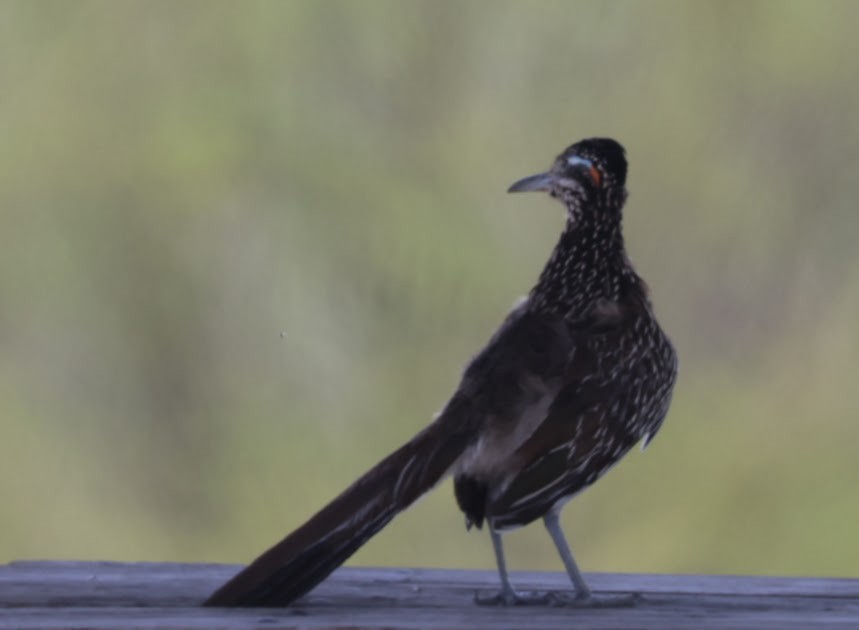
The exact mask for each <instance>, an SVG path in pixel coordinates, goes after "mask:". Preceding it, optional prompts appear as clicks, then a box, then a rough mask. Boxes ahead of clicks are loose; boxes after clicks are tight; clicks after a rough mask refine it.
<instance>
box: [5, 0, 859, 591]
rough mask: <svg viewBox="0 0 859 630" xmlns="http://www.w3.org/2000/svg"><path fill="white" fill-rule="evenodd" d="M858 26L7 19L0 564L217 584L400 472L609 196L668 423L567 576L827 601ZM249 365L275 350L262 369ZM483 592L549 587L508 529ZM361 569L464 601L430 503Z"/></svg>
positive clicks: (516, 7)
mask: <svg viewBox="0 0 859 630" xmlns="http://www.w3.org/2000/svg"><path fill="white" fill-rule="evenodd" d="M857 23H859V4H857V3H854V2H816V3H811V2H807V3H801V2H797V3H791V2H760V3H755V2H737V3H734V2H712V3H685V2H678V3H666V2H646V3H645V2H641V3H628V4H627V3H623V4H603V3H582V4H574V3H570V2H540V3H537V2H527V3H526V2H520V3H512V2H496V1H488V0H487V1H485V2H470V3H459V2H452V1H451V2H441V1H438V0H428V1H426V2H420V3H418V2H396V1H390V2H381V1H379V2H353V3H346V2H331V1H327V0H326V1H320V2H315V1H311V0H307V1H304V2H300V1H295V2H255V1H249V2H243V3H240V2H193V1H186V2H166V1H163V2H159V1H152V2H142V1H141V2H131V1H129V2H110V1H102V2H90V1H80V2H63V1H56V2H26V1H22V2H3V3H2V4H0V436H2V438H0V497H2V507H0V523H2V530H3V535H2V537H0V561H6V560H12V559H21V558H54V559H61V558H93V559H123V560H131V559H134V560H144V559H152V560H155V559H157V560H188V561H191V560H200V561H202V560H206V561H236V562H238V561H246V560H249V559H250V558H251V557H252V556H254V555H255V554H256V553H257V552H259V551H261V550H262V549H263V548H264V547H266V546H267V545H269V544H270V543H272V542H274V541H275V540H277V539H279V538H280V537H281V536H282V535H283V534H285V533H286V532H287V531H288V530H289V529H291V528H292V527H293V526H295V525H297V524H299V523H300V522H301V521H303V520H304V519H305V518H306V517H308V516H309V515H310V514H311V513H312V512H313V511H314V510H315V509H316V508H318V507H320V506H321V505H322V504H323V503H324V502H326V501H327V500H328V499H329V498H331V497H332V496H333V495H334V494H335V493H337V492H338V491H339V490H341V489H342V488H343V487H345V485H346V484H348V483H349V482H351V481H352V479H353V478H354V477H356V476H357V475H358V474H359V473H361V472H363V470H364V469H366V468H368V467H369V466H371V465H372V464H373V463H375V462H376V461H377V460H378V459H379V458H380V457H381V456H383V455H384V454H386V453H387V452H388V451H390V450H392V449H393V448H395V447H396V446H398V445H399V444H400V443H402V442H403V441H405V440H406V439H408V438H409V437H411V435H413V434H414V433H415V432H416V431H418V430H419V428H420V427H422V426H423V425H424V424H425V423H426V422H427V421H428V420H429V418H430V417H431V415H432V413H433V412H434V411H435V410H436V409H438V408H439V407H440V406H441V405H442V404H443V403H444V401H445V399H446V396H447V395H448V394H449V393H450V392H451V391H452V388H453V387H454V385H455V383H456V380H457V377H458V372H459V370H460V368H461V366H462V365H463V364H464V362H465V361H466V360H467V359H468V358H469V356H470V354H471V353H472V352H474V351H476V350H477V349H478V348H479V347H480V346H481V345H482V344H483V343H484V342H485V341H486V339H487V336H488V335H489V334H490V333H491V331H492V330H493V329H494V328H495V326H496V325H497V324H498V323H499V322H500V320H501V319H502V317H503V316H504V314H505V312H506V310H507V309H508V307H509V306H510V305H511V304H512V303H513V301H514V300H515V299H516V297H517V296H518V295H520V294H522V293H524V292H525V291H526V290H527V289H528V288H529V286H530V285H531V283H532V282H533V280H534V279H535V277H536V274H537V273H538V271H539V268H540V265H541V264H542V262H543V260H544V259H545V257H546V256H547V254H548V252H549V250H550V248H551V247H552V246H553V244H554V240H555V238H556V234H557V232H558V231H559V229H560V227H561V220H562V219H561V216H562V215H561V210H560V208H559V207H557V206H555V205H553V203H552V202H551V201H550V200H548V199H541V198H539V197H527V198H525V197H514V196H508V195H506V194H505V192H504V191H505V189H506V187H507V185H508V184H510V183H511V182H512V181H513V180H515V179H517V178H519V177H520V176H523V175H526V174H530V173H532V172H535V171H536V170H538V169H540V168H543V167H545V166H547V165H548V164H549V162H550V160H551V159H552V157H553V156H554V155H555V154H556V153H557V152H559V151H560V150H561V149H563V148H564V147H565V146H566V145H567V144H569V143H571V142H572V141H574V140H577V139H579V138H581V137H584V136H589V135H611V136H614V137H616V138H618V139H619V140H620V141H621V142H623V143H624V144H625V145H626V147H627V150H628V154H629V158H630V161H631V171H630V181H629V188H630V191H631V198H630V203H629V205H628V211H627V218H626V231H627V240H628V242H629V248H630V250H631V253H632V256H633V258H634V260H635V262H636V264H637V265H638V267H639V269H640V270H641V272H642V273H643V275H644V276H645V277H646V278H647V280H648V281H649V283H650V285H651V288H652V293H653V297H654V301H655V303H656V306H657V311H658V312H659V314H660V317H661V319H662V320H663V322H664V324H665V327H666V328H667V330H668V331H669V333H670V334H671V335H672V337H673V338H674V340H675V342H676V345H677V347H678V349H679V353H680V357H681V374H680V380H679V384H678V389H677V394H676V398H675V404H674V406H673V409H672V411H671V414H670V416H669V418H668V420H667V422H666V425H665V427H664V429H663V432H662V433H661V434H660V435H659V436H658V437H657V439H656V440H655V441H654V443H653V444H652V445H651V446H650V448H649V449H648V451H647V452H646V454H643V455H642V454H640V453H637V452H636V453H634V454H633V455H631V456H630V457H629V458H628V459H627V461H625V462H624V463H623V464H622V465H620V466H619V467H618V468H617V470H615V471H613V472H612V473H610V474H609V475H608V476H607V477H606V478H605V479H604V480H603V481H601V482H600V483H599V484H597V485H596V486H595V487H594V488H593V489H591V490H589V491H588V492H587V493H585V494H584V495H582V496H581V497H579V498H577V499H576V500H575V501H573V502H572V503H571V504H570V505H569V507H568V508H567V510H566V511H565V514H564V520H565V524H566V527H567V530H568V531H569V534H570V540H571V542H572V544H573V546H574V549H575V550H576V552H577V558H578V559H579V561H580V562H581V564H582V565H583V567H584V568H585V569H586V570H611V571H683V572H737V573H775V574H821V575H823V574H825V575H851V574H852V575H854V576H855V575H856V567H857V566H859V544H857V537H856V525H857V523H859V498H857V492H856V488H857V487H859V463H857V462H859V459H857V456H856V450H857V444H859V421H857V420H859V394H857V391H859V390H857V378H858V377H857V374H859V332H857V330H859V250H857V248H856V236H857V234H859V212H857V208H856V206H857V204H856V199H857V197H859V183H857V182H859V179H857V177H856V171H857V166H859V116H857V112H859V81H857V71H859V65H857V60H859V39H857V38H856V36H855V33H854V31H855V28H856V27H855V25H856V24H857ZM281 332H283V333H285V335H284V336H281ZM509 538H510V543H509V554H510V563H511V565H512V567H513V568H517V569H518V568H531V569H555V570H560V565H559V563H558V561H557V560H556V558H555V554H554V551H553V549H552V547H551V544H550V542H549V540H548V537H547V536H546V535H545V533H544V532H543V530H542V527H540V526H539V525H535V526H532V527H530V528H528V529H526V530H523V531H521V532H517V533H515V534H513V535H511V536H510V537H509ZM352 562H353V563H356V564H393V565H422V566H445V567H490V566H492V562H493V561H492V554H491V549H490V543H489V540H488V536H487V535H486V534H485V533H483V534H482V535H481V534H479V533H474V532H472V533H470V534H467V533H466V531H465V528H464V527H463V519H462V516H461V515H460V513H459V512H458V510H457V508H456V507H455V504H454V502H453V499H452V493H451V488H450V486H449V483H446V484H444V486H443V487H441V488H439V489H438V490H436V491H435V492H434V493H433V494H431V495H430V496H429V497H427V498H426V499H425V500H423V501H422V502H420V503H419V504H418V505H417V506H415V507H414V508H413V509H412V510H411V511H410V512H408V513H407V514H405V515H403V516H402V517H401V518H399V519H397V520H396V521H395V522H394V523H393V524H392V525H391V527H389V528H388V529H387V530H385V532H383V533H382V534H381V535H379V536H378V537H377V538H375V539H374V540H373V541H372V542H371V543H370V544H369V545H368V546H367V547H366V548H365V549H363V550H362V551H361V552H359V554H358V555H356V556H355V557H354V558H353V560H352Z"/></svg>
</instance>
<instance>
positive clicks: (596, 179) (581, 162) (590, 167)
mask: <svg viewBox="0 0 859 630" xmlns="http://www.w3.org/2000/svg"><path fill="white" fill-rule="evenodd" d="M567 164H569V165H570V166H583V167H585V169H587V172H588V175H589V176H590V178H591V181H592V182H593V183H594V185H595V186H599V185H600V184H602V173H600V171H599V169H598V168H597V167H596V166H594V163H593V162H591V161H590V160H588V159H585V158H583V157H579V156H577V155H574V156H572V157H570V158H568V159H567Z"/></svg>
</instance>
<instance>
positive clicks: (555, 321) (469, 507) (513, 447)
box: [206, 138, 677, 606]
mask: <svg viewBox="0 0 859 630" xmlns="http://www.w3.org/2000/svg"><path fill="white" fill-rule="evenodd" d="M625 181H626V159H625V157H624V151H623V148H622V147H621V146H620V145H619V144H618V143H617V142H615V141H614V140H610V139H606V138H593V139H589V140H583V141H581V142H579V143H577V144H574V145H572V146H571V147H569V148H568V149H567V150H566V151H564V152H563V153H562V154H561V155H560V156H559V157H558V158H557V159H556V160H555V163H554V164H553V166H552V168H551V169H550V170H549V171H548V172H546V173H542V174H540V175H535V176H532V177H529V178H526V179H523V180H520V181H519V182H517V183H516V184H514V185H513V186H512V187H511V188H510V191H511V192H520V191H533V190H541V191H546V192H548V193H549V194H550V195H551V196H552V197H555V198H557V199H558V200H560V201H561V202H562V203H563V204H564V205H565V206H566V208H567V221H566V226H565V229H564V232H563V234H562V235H561V238H560V240H559V242H558V244H557V246H556V247H555V250H554V251H553V253H552V256H551V257H550V259H549V261H548V263H547V264H546V266H545V268H544V269H543V272H542V274H541V275H540V278H539V281H538V282H537V285H536V286H535V287H534V288H533V289H532V290H531V292H530V293H529V295H528V297H527V298H526V299H524V300H523V301H522V302H521V303H520V304H519V305H518V306H517V307H516V308H515V309H514V310H513V311H512V312H511V313H510V315H509V316H508V317H507V319H506V320H505V322H504V323H503V324H502V326H501V328H500V329H499V330H498V332H496V334H495V335H494V336H493V338H492V339H491V340H490V342H489V344H488V345H487V346H486V348H484V349H483V350H482V351H481V352H480V353H479V354H478V355H477V356H476V357H475V358H474V359H473V360H472V361H471V363H470V364H469V365H468V367H467V368H466V370H465V372H464V374H463V377H462V382H461V383H460V385H459V387H458V388H457V390H456V392H455V393H454V395H453V397H452V398H451V400H450V402H448V404H447V405H446V406H445V408H444V409H443V410H442V412H441V413H440V414H439V416H438V417H437V419H436V420H435V421H434V422H433V423H432V424H430V425H429V426H428V427H427V428H426V429H424V430H423V431H422V432H421V433H419V434H418V435H417V436H416V437H415V438H414V439H412V440H411V441H410V442H409V443H407V444H406V445H405V446H403V447H402V448H400V449H399V450H397V451H396V452H394V453H393V454H391V455H390V456H388V457H387V458H386V459H384V460H383V461H382V462H380V463H379V464H378V465H377V466H375V467H374V468H373V469H372V470H370V471H369V472H368V473H366V474H365V475H364V476H363V477H361V478H360V479H359V480H358V481H356V482H355V483H354V484H353V485H352V486H351V487H349V488H348V489H347V490H346V491H344V492H343V493H342V494H341V495H340V496H339V497H337V498H336V499H335V500H334V501H332V502H331V503H330V504H328V505H327V506H326V507H325V508H323V509H322V510H321V511H320V512H319V513H317V514H316V515H315V516H314V517H313V518H311V519H310V520H309V521H308V522H307V523H305V524H304V525H302V526H301V527H299V528H298V529H297V530H295V531H294V532H292V533H291V534H290V535H289V536H287V537H286V538H285V539H284V540H283V541H281V542H280V543H278V544H277V545H276V546H274V547H272V548H271V549H269V550H268V551H267V552H265V553H264V554H263V555H262V556H260V557H259V558H258V559H257V560H255V561H254V562H253V563H252V564H251V565H250V566H249V567H247V568H246V569H245V570H243V571H242V572H240V573H239V574H238V575H237V576H236V577H234V578H233V579H232V580H230V581H229V582H228V583H227V584H225V585H224V586H223V587H221V588H220V589H219V590H218V591H217V592H215V593H214V594H213V595H212V596H211V597H210V598H209V599H208V600H207V602H206V605H209V606H277V605H286V604H289V603H290V602H291V601H293V600H294V599H295V598H297V597H299V596H301V595H302V594H304V593H306V592H307V591H309V590H310V589H311V588H313V587H314V586H315V585H316V584H318V583H319V582H321V581H322V580H323V579H324V578H325V577H326V576H327V575H328V574H329V573H330V572H331V571H333V570H334V569H335V568H336V567H338V566H339V565H340V564H342V563H343V562H344V561H345V560H346V559H347V558H348V557H349V556H350V555H352V554H353V553H354V552H355V551H356V550H357V549H358V548H359V547H360V546H361V545H363V544H364V543H365V542H366V541H367V540H368V539H369V538H370V537H371V536H373V535H374V534H375V533H376V532H378V531H379V530H380V529H381V528H382V527H384V526H385V525H386V524H387V523H388V522H389V521H390V520H391V519H392V518H393V517H394V516H395V515H396V514H397V513H398V512H400V511H402V510H404V509H405V508H407V507H408V506H409V505H411V503H412V502H414V501H415V500H416V499H417V498H418V497H419V496H420V495H421V494H423V493H424V492H426V491H427V490H429V489H430V488H431V487H432V486H433V485H434V484H435V483H437V482H438V481H439V480H440V479H441V478H442V477H443V476H444V475H445V474H447V473H448V472H452V473H453V475H454V490H455V494H456V499H457V503H458V504H459V506H460V508H461V509H462V510H463V512H464V513H465V516H466V523H467V524H468V525H469V526H471V525H475V526H477V527H481V526H482V525H483V523H487V524H488V525H489V528H490V532H491V535H492V539H493V544H494V548H495V552H496V559H497V561H498V568H499V574H500V577H501V582H502V590H501V592H500V593H499V594H498V595H497V596H495V597H492V598H489V599H487V600H480V601H483V602H485V603H503V604H513V603H528V602H530V601H535V598H526V597H522V596H520V595H518V594H516V593H515V592H514V591H513V589H512V587H511V586H510V583H509V580H508V578H507V571H506V567H505V563H504V554H503V548H502V545H501V533H500V532H502V531H503V530H506V529H510V528H513V527H518V526H522V525H525V524H527V523H530V522H531V521H533V520H535V519H538V518H543V519H544V523H545V525H546V527H547V529H548V531H549V533H550V535H551V537H552V539H553V541H554V542H555V544H556V546H557V548H558V551H559V553H560V555H561V558H562V560H563V562H564V565H565V567H566V569H567V572H568V573H569V575H570V579H571V580H572V582H573V585H574V587H575V598H576V600H578V601H579V602H582V601H584V602H587V601H591V594H590V591H589V589H588V587H587V585H586V584H585V582H584V580H583V579H582V577H581V574H580V573H579V571H578V568H577V567H576V565H575V561H574V560H573V556H572V553H571V552H570V550H569V548H568V546H567V544H566V541H565V539H564V536H563V533H562V532H561V529H560V526H559V524H558V513H559V511H560V509H561V507H562V506H563V504H564V503H565V502H566V501H567V500H568V499H570V498H571V497H572V496H573V495H575V494H576V493H577V492H579V491H580V490H582V489H583V488H585V487H587V486H588V485H590V484H591V483H593V482H594V481H596V480H597V479H598V478H599V477H600V476H601V475H602V474H603V473H605V472H606V471H607V470H608V469H609V468H610V467H611V466H612V465H614V464H615V463H617V462H618V461H619V460H620V458H621V457H623V455H624V454H625V453H626V452H627V451H629V449H630V448H632V446H634V445H635V444H636V443H637V442H639V441H642V440H643V441H644V444H645V445H646V444H647V442H648V441H649V440H650V439H652V437H653V436H654V435H655V434H656V432H657V431H658V430H659V427H660V426H661V424H662V421H663V419H664V417H665V414H666V413H667V411H668V405H669V402H670V399H671V391H672V388H673V385H674V379H675V375H676V368H677V361H676V355H675V353H674V349H673V348H672V346H671V343H670V342H669V340H668V338H667V337H666V336H665V334H664V333H663V332H662V330H661V329H660V327H659V325H658V324H657V322H656V319H655V318H654V315H653V311H652V309H651V306H650V302H649V300H648V297H647V289H646V286H645V284H644V282H643V281H642V280H641V278H639V276H638V275H637V274H636V273H635V271H634V270H633V268H632V266H631V264H630V262H629V259H628V258H627V256H626V252H625V249H624V244H623V237H622V234H621V216H622V209H623V205H624V202H625V200H626V190H625V187H624V186H625ZM536 600H539V601H545V598H544V597H540V598H536Z"/></svg>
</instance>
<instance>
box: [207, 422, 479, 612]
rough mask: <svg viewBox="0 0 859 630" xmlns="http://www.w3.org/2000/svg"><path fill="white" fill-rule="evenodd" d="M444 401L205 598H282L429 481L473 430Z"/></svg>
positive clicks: (225, 602) (346, 552)
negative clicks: (423, 424)
mask: <svg viewBox="0 0 859 630" xmlns="http://www.w3.org/2000/svg"><path fill="white" fill-rule="evenodd" d="M469 424H470V423H469V422H467V421H464V418H463V416H462V415H461V414H460V413H455V411H454V409H453V408H451V406H448V408H447V409H446V410H445V412H444V413H443V414H442V415H441V416H440V417H439V418H438V419H437V420H436V421H435V422H433V423H432V424H431V425H430V426H428V427H427V428H426V429H424V430H423V431H421V432H420V433H419V434H418V435H416V436H415V437H414V438H413V439H412V440H411V441H409V442H408V443H406V444H405V445H403V446H402V447H400V448H399V449H398V450H396V451H394V452H393V453H392V454H391V455H389V456H388V457H386V458H385V459H383V460H382V461H381V462H380V463H379V464H377V465H376V466H375V467H374V468H372V469H371V470H370V471H369V472H367V473H366V474H365V475H364V476H362V477H361V478H360V479H358V480H357V481H356V482H355V483H353V484H352V485H351V486H350V487H349V488H347V489H346V490H345V491H344V492H342V493H341V494H340V496H338V497H337V498H336V499H334V500H333V501H332V502H331V503H329V504H328V505H326V506H325V507H324V508H322V509H321V510H320V511H319V512H317V513H316V514H315V515H314V516H313V517H312V518H311V519H310V520H309V521H307V522H306V523H305V524H304V525H302V526H300V527H299V528H298V529H296V530H295V531H293V532H292V533H291V534H289V535H288V536H287V537H286V538H284V539H283V540H282V541H280V542H279V543H277V544H276V545H275V546H274V547H272V548H271V549H269V550H268V551H266V552H264V553H263V554H262V555H261V556H260V557H259V558H257V559H256V560H254V561H253V562H252V563H251V564H250V565H248V567H246V568H245V569H244V570H243V571H241V572H239V573H238V574H237V575H236V576H235V577H234V578H233V579H231V580H230V581H229V582H227V583H226V584H224V585H223V586H222V587H221V588H219V589H218V590H217V591H216V592H215V593H214V594H212V595H211V596H210V597H209V599H207V600H206V601H205V603H204V604H203V605H204V606H286V605H287V604H289V603H290V602H292V601H293V600H295V599H296V598H298V597H300V596H302V595H304V594H305V593H307V592H308V591H310V590H311V589H312V588H313V587H314V586H316V585H317V584H319V583H320V582H321V581H322V580H324V579H325V578H326V577H327V576H328V575H329V574H330V573H331V572H332V571H333V570H334V569H336V568H337V567H339V566H340V565H341V564H343V563H344V562H345V561H346V560H347V559H348V558H349V557H350V556H351V555H352V554H353V553H355V552H356V551H357V550H358V549H359V548H360V547H361V546H362V545H363V544H364V543H366V542H367V541H368V540H369V539H370V538H371V537H372V536H373V535H374V534H376V533H377V532H378V531H379V530H381V529H382V528H383V527H384V526H385V525H387V524H388V523H389V522H390V521H391V519H393V518H394V516H396V515H397V514H398V513H399V512H401V511H403V510H404V509H406V508H407V507H409V506H410V505H411V504H412V503H413V502H414V501H415V500H417V499H418V498H419V497H420V496H421V495H422V494H424V493H425V492H426V491H428V490H429V489H430V488H432V487H433V486H434V485H435V484H436V483H437V482H438V481H439V480H440V479H441V478H442V477H443V476H444V474H445V473H446V472H447V471H448V470H449V469H450V467H451V466H452V465H453V464H454V462H455V461H456V459H457V458H458V457H459V456H460V455H461V454H462V452H463V451H464V450H465V449H466V447H467V446H468V445H469V443H470V442H471V440H472V439H473V436H474V434H475V432H474V431H473V430H472V429H471V428H470V427H469Z"/></svg>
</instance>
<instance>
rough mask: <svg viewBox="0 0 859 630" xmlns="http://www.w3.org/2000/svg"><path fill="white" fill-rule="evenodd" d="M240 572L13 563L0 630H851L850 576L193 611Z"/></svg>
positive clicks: (549, 576)
mask: <svg viewBox="0 0 859 630" xmlns="http://www.w3.org/2000/svg"><path fill="white" fill-rule="evenodd" d="M238 569H239V567H238V566H231V565H207V564H178V563H114V562H13V563H11V564H8V565H3V566H0V629H2V630H6V629H13V628H14V629H21V630H25V629H29V628H33V629H36V628H39V629H61V628H94V629H95V628H99V629H108V628H110V629H121V628H148V629H152V630H166V629H173V628H176V629H178V628H235V629H237V630H239V629H241V630H243V629H248V628H273V629H280V628H354V629H359V628H449V629H460V628H462V629H465V628H469V629H470V628H500V629H508V628H509V629H513V628H533V629H534V630H540V629H542V628H546V629H553V628H571V627H575V628H593V629H595V630H601V629H609V628H611V629H613V630H630V629H639V628H654V629H660V628H664V629H666V630H674V629H678V630H679V629H684V630H686V629H698V628H700V629H703V630H709V629H714V630H715V629H719V630H724V629H732V630H733V629H741V628H760V629H770V628H772V629H773V630H775V629H779V630H780V629H785V628H788V629H790V628H803V629H805V628H818V627H826V628H850V629H851V630H857V629H859V580H857V579H827V578H775V577H747V576H746V577H738V576H700V575H643V574H640V575H629V574H608V573H592V574H588V575H587V579H588V581H589V582H590V584H591V585H592V586H593V588H594V590H595V592H596V593H597V594H599V593H638V594H639V596H640V599H639V600H638V602H637V603H636V604H635V605H634V606H632V607H627V608H599V609H578V608H565V607H552V606H541V607H527V608H518V607H516V608H493V607H485V606H477V605H475V604H474V603H473V596H474V593H475V592H476V591H481V592H491V591H493V590H494V589H495V588H496V587H497V577H496V575H495V574H494V572H491V571H462V570H457V571H447V570H439V569H397V568H391V569H369V568H349V567H346V568H341V569H339V570H337V571H336V572H335V573H334V574H333V575H332V576H331V578H329V579H328V580H327V581H326V582H324V583H323V584H322V585H320V586H319V587H318V588H317V589H316V590H314V591H313V592H311V593H310V594H309V595H307V596H306V597H304V598H302V599H301V600H299V601H298V602H297V603H296V605H294V606H292V607H290V608H286V609H245V610H219V609H211V608H208V609H206V608H201V607H199V604H200V602H202V601H203V599H204V598H205V597H206V596H207V595H208V594H209V593H210V592H211V591H212V590H214V588H215V587H216V586H218V585H219V584H221V583H222V582H223V581H225V580H226V579H227V578H228V577H230V576H231V575H233V574H234V573H235V572H236V571H238ZM513 579H514V580H515V584H516V586H517V588H520V589H522V590H562V591H563V590H567V589H568V588H569V585H568V582H567V579H566V576H565V575H564V574H561V573H525V572H522V573H515V574H514V575H513Z"/></svg>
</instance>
